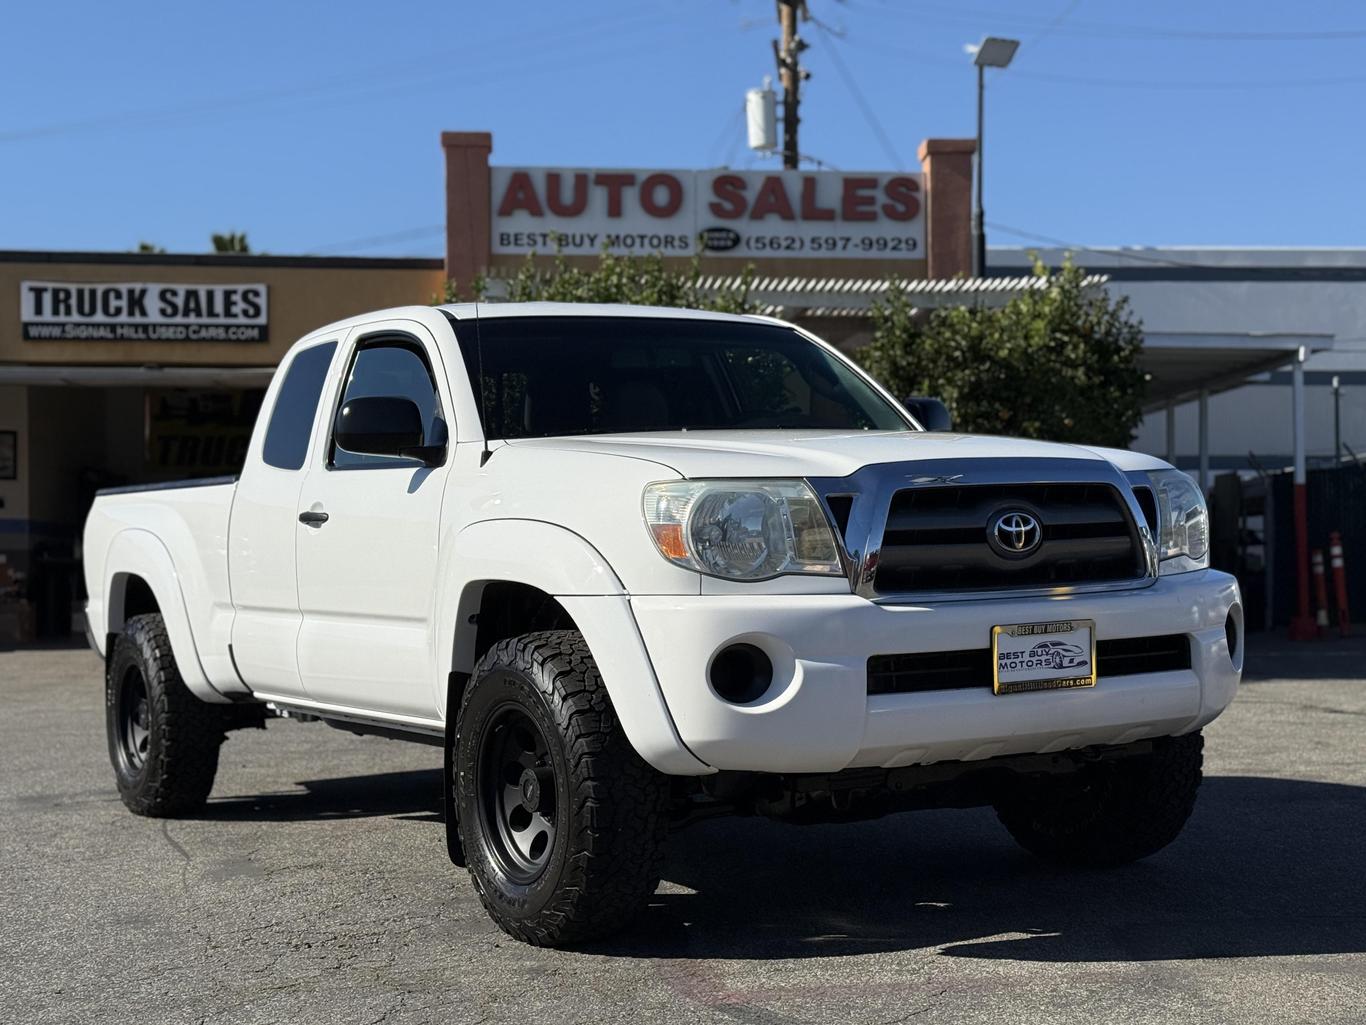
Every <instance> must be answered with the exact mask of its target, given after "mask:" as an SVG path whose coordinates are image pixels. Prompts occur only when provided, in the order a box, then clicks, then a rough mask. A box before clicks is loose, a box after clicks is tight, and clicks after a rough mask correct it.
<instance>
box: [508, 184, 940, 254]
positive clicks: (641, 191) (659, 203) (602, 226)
mask: <svg viewBox="0 0 1366 1025" xmlns="http://www.w3.org/2000/svg"><path fill="white" fill-rule="evenodd" d="M489 173H490V183H491V185H492V200H493V225H492V228H493V239H492V241H493V251H494V252H495V253H531V252H537V253H553V252H556V251H559V252H561V253H565V254H567V255H592V254H596V253H600V252H602V250H603V249H607V250H609V251H610V252H613V253H618V254H628V255H629V254H632V253H634V254H649V253H662V254H664V255H665V256H691V255H693V254H694V253H698V252H701V253H704V254H706V255H708V256H735V257H742V258H749V259H753V258H755V257H779V258H787V259H820V260H828V259H865V260H866V259H893V260H894V259H909V260H919V259H923V258H924V256H925V220H924V216H923V213H922V208H923V205H924V180H923V176H922V175H919V174H886V173H881V174H879V173H873V172H868V173H843V172H837V171H824V172H819V173H816V172H805V171H781V172H776V171H775V172H764V171H729V170H713V171H649V170H602V169H588V168H551V167H492V168H490V169H489Z"/></svg>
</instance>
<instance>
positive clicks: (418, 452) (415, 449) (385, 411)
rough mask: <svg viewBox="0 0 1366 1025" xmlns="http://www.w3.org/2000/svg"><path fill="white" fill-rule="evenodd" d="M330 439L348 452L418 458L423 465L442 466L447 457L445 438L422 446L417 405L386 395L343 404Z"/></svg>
mask: <svg viewBox="0 0 1366 1025" xmlns="http://www.w3.org/2000/svg"><path fill="white" fill-rule="evenodd" d="M332 436H333V438H334V439H335V440H336V443H337V447H338V448H342V449H345V450H346V451H347V452H355V453H357V454H359V455H367V456H396V457H400V458H405V459H418V460H421V461H422V463H423V464H424V465H426V466H439V465H441V463H442V461H443V460H444V459H445V454H446V446H445V442H444V439H442V443H441V444H439V445H430V446H428V445H423V443H422V442H423V438H422V412H421V410H419V409H418V408H417V403H416V402H414V401H413V400H412V399H403V398H397V397H393V396H387V395H385V396H373V397H367V398H362V399H352V400H351V401H350V402H348V403H346V404H345V405H344V406H342V408H341V410H340V412H338V413H337V421H336V423H335V424H334V425H333V431H332ZM434 440H435V439H434Z"/></svg>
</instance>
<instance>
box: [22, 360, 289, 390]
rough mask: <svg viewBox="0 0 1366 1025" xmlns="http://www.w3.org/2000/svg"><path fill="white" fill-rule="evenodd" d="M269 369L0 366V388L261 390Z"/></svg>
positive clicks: (268, 376) (270, 370)
mask: <svg viewBox="0 0 1366 1025" xmlns="http://www.w3.org/2000/svg"><path fill="white" fill-rule="evenodd" d="M274 373H275V368H274V367H273V366H271V367H162V366H141V367H107V366H106V367H89V366H84V367H70V366H35V365H33V364H0V384H29V385H40V386H62V385H65V386H68V387H77V388H82V387H83V388H264V387H265V386H266V385H268V384H270V378H271V375H273V374H274Z"/></svg>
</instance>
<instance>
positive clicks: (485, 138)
mask: <svg viewBox="0 0 1366 1025" xmlns="http://www.w3.org/2000/svg"><path fill="white" fill-rule="evenodd" d="M441 148H442V150H443V151H444V152H445V154H446V277H447V278H449V279H450V280H452V281H454V282H455V286H456V288H457V289H458V290H459V293H460V295H461V296H462V297H464V298H466V299H469V298H473V291H472V286H473V283H474V277H475V275H476V274H478V273H479V272H480V271H482V270H484V269H485V268H486V267H487V266H488V262H489V250H490V248H491V247H492V242H491V239H490V237H489V232H490V224H491V221H492V206H491V203H492V200H491V197H490V195H489V154H490V153H492V152H493V133H491V132H442V133H441Z"/></svg>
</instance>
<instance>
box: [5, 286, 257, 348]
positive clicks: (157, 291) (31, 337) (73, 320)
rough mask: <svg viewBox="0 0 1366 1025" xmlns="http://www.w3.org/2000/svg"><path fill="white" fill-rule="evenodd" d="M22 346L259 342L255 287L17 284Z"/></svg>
mask: <svg viewBox="0 0 1366 1025" xmlns="http://www.w3.org/2000/svg"><path fill="white" fill-rule="evenodd" d="M19 290H20V291H19V311H20V322H21V323H22V325H23V334H24V341H26V342H40V341H98V342H264V341H268V340H269V339H268V333H267V329H268V326H269V307H268V304H267V289H266V286H265V285H263V284H241V285H196V284H186V283H184V282H174V283H171V282H144V281H89V282H78V281H24V282H22V283H21V284H20V286H19Z"/></svg>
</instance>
